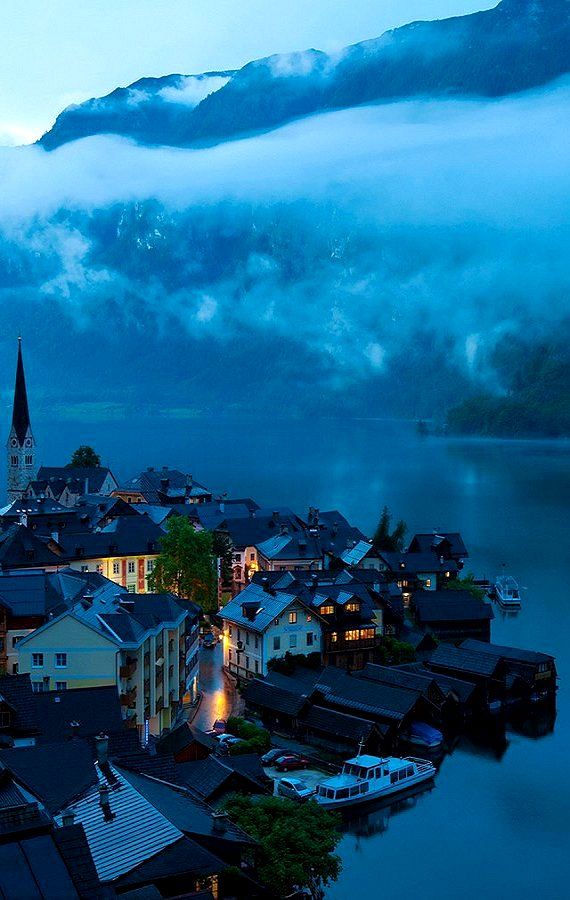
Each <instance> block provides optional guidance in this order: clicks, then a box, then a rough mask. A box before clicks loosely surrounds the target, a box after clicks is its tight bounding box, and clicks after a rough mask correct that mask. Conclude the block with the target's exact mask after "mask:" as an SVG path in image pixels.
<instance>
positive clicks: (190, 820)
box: [120, 769, 255, 844]
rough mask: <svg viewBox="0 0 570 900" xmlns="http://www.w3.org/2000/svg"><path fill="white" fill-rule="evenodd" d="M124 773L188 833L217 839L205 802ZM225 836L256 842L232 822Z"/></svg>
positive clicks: (212, 820)
mask: <svg viewBox="0 0 570 900" xmlns="http://www.w3.org/2000/svg"><path fill="white" fill-rule="evenodd" d="M120 771H121V774H122V776H123V778H126V780H127V781H128V782H129V783H130V784H131V785H132V786H133V787H134V788H135V790H137V791H138V792H139V794H141V795H142V796H143V797H144V798H145V799H146V800H148V802H149V803H151V804H152V806H154V808H155V809H158V811H159V812H161V813H162V815H163V816H165V817H166V818H167V819H168V820H169V821H170V822H172V824H173V825H175V826H176V828H178V829H179V830H180V831H182V832H183V833H184V834H187V835H190V836H192V835H196V836H198V837H208V838H209V837H213V838H215V837H216V836H217V832H216V830H215V827H214V819H213V813H214V810H213V809H212V808H211V807H209V806H208V805H207V804H206V803H205V802H204V801H203V800H201V799H200V798H198V797H196V796H192V795H191V794H190V792H189V791H185V792H183V791H181V790H180V789H175V790H174V789H173V788H172V787H169V786H168V785H167V784H165V783H164V782H160V781H157V780H155V779H153V778H148V777H147V776H145V775H136V774H134V773H133V772H129V771H126V770H124V769H121V770H120ZM223 837H224V840H226V841H231V842H232V843H239V844H253V843H255V842H254V841H253V840H252V839H251V838H250V837H249V835H247V834H246V833H245V831H242V830H241V828H238V826H237V825H234V823H233V822H231V821H229V820H228V821H227V825H226V830H225V831H224V833H223Z"/></svg>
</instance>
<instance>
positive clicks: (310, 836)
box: [226, 796, 341, 900]
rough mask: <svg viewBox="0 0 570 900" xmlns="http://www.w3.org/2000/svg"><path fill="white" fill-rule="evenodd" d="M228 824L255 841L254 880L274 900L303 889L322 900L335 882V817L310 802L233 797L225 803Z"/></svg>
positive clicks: (315, 899)
mask: <svg viewBox="0 0 570 900" xmlns="http://www.w3.org/2000/svg"><path fill="white" fill-rule="evenodd" d="M226 812H227V813H228V815H229V816H230V818H231V819H232V820H233V821H234V822H235V823H236V824H237V825H239V826H240V827H241V828H243V829H244V831H246V832H247V833H248V834H249V835H251V837H253V838H255V839H256V840H257V841H259V844H260V851H259V865H258V874H259V878H260V880H261V882H262V883H263V884H264V885H266V886H267V887H269V886H270V888H271V895H272V896H274V897H279V898H284V897H288V896H290V895H291V894H293V893H294V892H296V891H300V890H302V889H305V891H307V892H308V894H309V895H310V897H312V898H313V900H322V898H323V897H324V895H325V888H326V886H327V885H328V884H330V882H331V881H336V879H337V878H338V876H339V873H340V868H341V863H340V859H339V857H338V856H337V855H336V854H335V853H334V851H335V848H336V846H337V844H338V841H339V839H340V830H339V819H338V817H337V816H336V815H335V814H333V813H330V812H328V811H327V810H325V809H323V808H322V807H320V806H318V805H317V804H316V803H314V802H309V803H304V804H300V803H295V802H294V801H293V800H284V799H281V798H279V797H255V798H252V797H245V796H233V797H230V798H229V799H228V800H227V801H226Z"/></svg>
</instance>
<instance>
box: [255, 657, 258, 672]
mask: <svg viewBox="0 0 570 900" xmlns="http://www.w3.org/2000/svg"><path fill="white" fill-rule="evenodd" d="M255 674H256V675H259V660H258V659H256V660H255Z"/></svg>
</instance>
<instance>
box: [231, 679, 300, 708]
mask: <svg viewBox="0 0 570 900" xmlns="http://www.w3.org/2000/svg"><path fill="white" fill-rule="evenodd" d="M244 698H245V702H246V703H251V704H253V705H254V706H261V707H263V708H264V709H269V710H272V711H273V712H276V713H282V714H283V715H287V716H296V715H298V713H299V712H300V711H301V709H302V708H303V706H304V704H305V702H306V697H302V696H299V694H295V693H292V692H291V691H286V690H283V688H280V687H275V686H274V685H272V684H270V683H268V682H266V681H261V679H259V678H253V679H252V680H251V681H249V682H248V683H247V685H246V686H245V690H244Z"/></svg>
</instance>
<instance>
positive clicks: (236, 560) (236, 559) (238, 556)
mask: <svg viewBox="0 0 570 900" xmlns="http://www.w3.org/2000/svg"><path fill="white" fill-rule="evenodd" d="M240 560H241V553H234V562H236V563H238V562H240Z"/></svg>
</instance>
